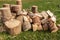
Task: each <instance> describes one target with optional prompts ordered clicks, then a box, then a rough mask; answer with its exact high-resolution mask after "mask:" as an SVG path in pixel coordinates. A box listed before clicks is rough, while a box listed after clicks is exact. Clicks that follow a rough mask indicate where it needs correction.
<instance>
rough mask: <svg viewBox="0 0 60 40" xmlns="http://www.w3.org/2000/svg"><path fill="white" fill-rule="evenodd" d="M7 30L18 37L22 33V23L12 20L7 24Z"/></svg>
mask: <svg viewBox="0 0 60 40" xmlns="http://www.w3.org/2000/svg"><path fill="white" fill-rule="evenodd" d="M4 24H5V27H6V30H7V32H8V33H9V34H11V35H17V34H20V32H21V23H20V21H19V20H16V19H11V20H9V21H6V22H5V23H4Z"/></svg>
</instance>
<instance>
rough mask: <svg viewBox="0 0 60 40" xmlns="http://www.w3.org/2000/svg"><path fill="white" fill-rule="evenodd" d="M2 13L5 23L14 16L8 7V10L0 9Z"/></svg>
mask: <svg viewBox="0 0 60 40" xmlns="http://www.w3.org/2000/svg"><path fill="white" fill-rule="evenodd" d="M0 11H1V13H2V21H3V22H5V21H8V20H10V19H11V18H12V14H11V12H10V9H9V8H8V7H7V8H0Z"/></svg>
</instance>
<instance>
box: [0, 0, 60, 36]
mask: <svg viewBox="0 0 60 40" xmlns="http://www.w3.org/2000/svg"><path fill="white" fill-rule="evenodd" d="M0 17H1V20H2V23H3V26H2V27H3V28H2V27H1V28H0V31H1V32H2V31H5V32H8V33H9V34H11V35H16V34H20V33H21V32H22V31H28V30H31V29H32V30H33V31H37V30H38V31H41V30H44V31H46V30H49V31H51V32H57V31H58V28H60V25H58V27H57V25H56V17H55V15H54V14H53V13H52V12H51V11H50V10H48V11H42V12H41V13H39V12H38V6H35V5H33V6H32V8H31V10H29V9H27V10H25V9H23V10H22V2H21V0H17V1H16V5H11V4H4V5H3V8H0Z"/></svg>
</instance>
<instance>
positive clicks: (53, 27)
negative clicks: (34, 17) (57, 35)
mask: <svg viewBox="0 0 60 40" xmlns="http://www.w3.org/2000/svg"><path fill="white" fill-rule="evenodd" d="M48 25H49V29H50V31H51V32H52V33H53V32H57V31H58V27H57V26H56V23H54V22H53V21H52V20H51V19H50V18H49V19H48Z"/></svg>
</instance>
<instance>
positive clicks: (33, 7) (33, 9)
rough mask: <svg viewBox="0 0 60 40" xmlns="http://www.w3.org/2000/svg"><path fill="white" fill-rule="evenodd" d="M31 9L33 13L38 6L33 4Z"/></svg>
mask: <svg viewBox="0 0 60 40" xmlns="http://www.w3.org/2000/svg"><path fill="white" fill-rule="evenodd" d="M31 10H32V12H33V13H36V12H37V11H38V7H37V6H35V5H33V6H32V9H31Z"/></svg>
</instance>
